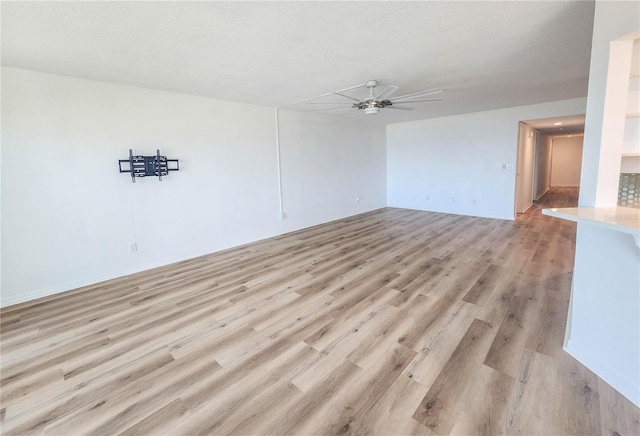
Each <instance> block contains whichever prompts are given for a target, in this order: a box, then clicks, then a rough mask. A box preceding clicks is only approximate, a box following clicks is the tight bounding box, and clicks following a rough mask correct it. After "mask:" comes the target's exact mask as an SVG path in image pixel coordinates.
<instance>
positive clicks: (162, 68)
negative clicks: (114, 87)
mask: <svg viewBox="0 0 640 436" xmlns="http://www.w3.org/2000/svg"><path fill="white" fill-rule="evenodd" d="M1 7H2V16H1V19H2V64H3V65H7V66H13V67H19V68H26V69H31V70H36V71H43V72H48V73H54V74H61V75H67V76H73V77H79V78H85V79H93V80H101V81H107V82H114V83H121V84H126V85H133V86H141V87H146V88H154V89H161V90H167V91H175V92H180V93H186V94H193V95H200V96H206V97H212V98H217V99H223V100H232V101H238V102H246V103H253V104H257V105H266V106H271V107H279V106H284V105H288V104H290V103H293V102H296V101H300V100H303V99H305V98H310V97H314V96H317V95H320V94H324V93H326V92H329V91H333V90H337V89H340V88H345V87H348V86H352V85H356V84H359V83H363V82H365V81H366V80H369V79H377V80H378V81H380V82H381V84H383V85H386V84H395V85H398V86H399V87H400V90H399V91H398V93H397V94H398V95H401V94H407V93H411V92H415V91H420V90H423V89H429V88H434V87H439V88H441V89H442V90H443V93H442V94H441V95H440V96H441V97H443V98H444V99H445V100H444V101H441V102H434V103H425V104H414V105H413V106H414V107H416V110H414V111H412V112H408V111H407V112H405V111H390V110H388V109H384V110H383V112H385V113H384V114H382V113H381V114H380V115H379V117H380V118H381V120H383V121H387V122H389V121H398V120H404V119H417V118H427V117H435V116H443V115H452V114H458V113H466V112H475V111H480V110H488V109H494V108H500V107H510V106H517V105H525V104H534V103H540V102H546V101H554V100H562V99H568V98H576V97H584V96H586V93H587V80H588V72H589V57H590V50H591V33H592V23H593V11H594V4H593V2H591V1H569V2H562V1H552V2H547V1H538V2H519V1H518V2H516V1H507V2H493V1H490V2H484V1H472V2H397V1H383V2H360V1H358V2H319V1H316V2H185V1H181V2H155V1H150V2H119V1H110V2H95V1H91V2H71V1H64V2H10V1H3V2H2V6H1ZM364 94H366V90H362V95H363V96H364ZM312 108H313V109H315V108H317V106H316V107H313V106H311V105H298V106H295V107H293V109H296V110H310V109H312ZM391 112H393V113H391ZM356 115H357V116H364V114H362V113H357V114H356ZM348 116H353V115H348Z"/></svg>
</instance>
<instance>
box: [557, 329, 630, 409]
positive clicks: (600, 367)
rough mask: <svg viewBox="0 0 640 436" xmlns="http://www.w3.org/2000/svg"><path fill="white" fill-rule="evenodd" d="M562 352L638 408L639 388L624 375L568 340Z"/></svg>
mask: <svg viewBox="0 0 640 436" xmlns="http://www.w3.org/2000/svg"><path fill="white" fill-rule="evenodd" d="M564 350H565V351H566V352H567V353H569V354H570V355H571V356H573V357H574V358H575V359H576V360H578V361H579V362H580V363H582V364H583V365H584V366H586V367H587V368H589V369H590V370H591V371H592V372H593V373H594V374H595V375H597V376H598V377H600V378H601V379H602V380H604V381H605V382H606V383H607V384H608V385H610V386H611V387H612V388H614V389H615V390H616V391H618V392H620V393H621V394H622V395H623V396H625V397H626V398H627V399H628V400H629V401H631V402H632V403H633V404H635V405H636V406H638V407H640V386H638V385H637V384H636V382H634V381H633V380H630V379H629V378H628V377H627V376H625V375H624V374H621V373H620V372H618V371H617V370H615V369H613V368H611V367H610V366H609V365H608V364H607V363H606V362H604V361H602V360H601V359H600V358H599V357H598V356H596V355H595V354H594V353H592V352H591V351H590V350H585V349H580V347H576V345H575V343H572V341H571V340H570V339H569V340H568V341H567V345H566V346H565V347H564Z"/></svg>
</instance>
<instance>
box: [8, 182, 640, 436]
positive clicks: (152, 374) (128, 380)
mask: <svg viewBox="0 0 640 436" xmlns="http://www.w3.org/2000/svg"><path fill="white" fill-rule="evenodd" d="M576 199H577V191H576V190H575V189H573V190H572V189H556V190H553V191H551V192H549V193H548V194H547V195H546V196H545V197H543V199H542V201H540V202H538V203H536V204H535V205H534V206H533V207H531V208H530V209H529V210H528V211H527V213H525V214H523V215H521V216H519V217H518V219H517V220H516V221H513V222H511V221H502V220H493V219H486V218H474V217H466V216H456V215H447V214H440V213H430V212H421V211H413V210H404V209H393V208H386V209H382V210H378V211H374V212H370V213H366V214H363V215H358V216H354V217H350V218H347V219H342V220H338V221H334V222H331V223H327V224H323V225H320V226H316V227H313V228H309V229H305V230H302V231H298V232H294V233H290V234H286V235H283V236H279V237H275V238H271V239H268V240H265V241H260V242H257V243H254V244H249V245H246V246H242V247H238V248H234V249H230V250H226V251H224V252H220V253H215V254H211V255H208V256H204V257H200V258H196V259H192V260H188V261H184V262H180V263H177V264H174V265H170V266H166V267H163V268H158V269H154V270H150V271H147V272H144V273H139V274H135V275H131V276H127V277H122V278H118V279H116V280H111V281H109V282H105V283H100V284H96V285H93V286H89V287H85V288H82V289H78V290H74V291H71V292H67V293H64V294H59V295H55V296H52V297H48V298H44V299H41V300H37V301H32V302H28V303H24V304H20V305H16V306H11V307H7V308H4V309H2V311H1V312H0V313H1V327H2V332H1V334H2V336H1V353H2V366H1V380H0V383H1V384H0V387H1V401H2V404H1V406H0V423H1V426H2V434H3V435H23V434H33V433H46V434H60V435H79V434H100V435H115V434H157V435H179V434H220V435H223V434H236V435H252V434H260V435H262V434H265V435H266V434H275V435H288V434H292V435H305V434H363V435H364V434H372V435H400V434H423V435H432V434H457V435H501V434H508V435H545V436H546V435H565V434H567V435H568V434H570V435H580V436H585V435H638V434H640V414H639V410H638V408H636V407H635V406H634V405H633V404H631V403H630V402H629V401H628V400H626V399H625V398H624V397H622V396H621V395H619V394H618V393H616V391H614V390H613V389H612V388H611V387H609V386H608V385H607V384H606V383H604V382H603V381H602V380H600V379H599V378H598V377H596V376H595V375H594V374H593V373H592V372H590V371H589V370H588V369H586V368H585V367H584V366H582V365H581V364H580V363H578V362H577V361H576V360H575V359H573V358H572V357H571V356H569V355H568V354H567V353H566V352H564V351H563V350H562V344H563V337H564V331H565V323H566V318H567V309H568V302H569V292H570V285H571V273H572V268H573V257H574V240H575V226H574V224H573V223H570V222H566V221H562V220H558V219H555V218H551V217H547V216H543V215H541V214H540V209H541V208H542V207H543V206H545V205H546V206H559V207H562V206H570V205H575V203H576Z"/></svg>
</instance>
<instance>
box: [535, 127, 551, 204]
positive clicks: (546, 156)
mask: <svg viewBox="0 0 640 436" xmlns="http://www.w3.org/2000/svg"><path fill="white" fill-rule="evenodd" d="M551 141H552V137H551V136H550V135H547V134H544V133H540V135H538V140H537V141H536V191H535V199H536V200H539V199H540V197H542V196H543V195H544V194H545V193H546V192H547V191H548V190H549V188H550V187H551Z"/></svg>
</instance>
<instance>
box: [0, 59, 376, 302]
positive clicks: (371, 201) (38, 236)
mask: <svg viewBox="0 0 640 436" xmlns="http://www.w3.org/2000/svg"><path fill="white" fill-rule="evenodd" d="M283 118H284V120H283V125H282V127H281V130H280V135H281V138H282V174H283V177H282V180H283V188H284V189H283V191H284V195H285V196H284V204H285V212H286V214H287V217H291V219H285V220H284V221H280V220H279V208H278V185H277V159H276V147H275V144H276V142H275V109H272V108H266V107H259V106H251V105H246V104H238V103H232V102H225V101H216V100H212V99H207V98H200V97H194V96H187V95H181V94H174V93H169V92H162V91H154V90H148V89H141V88H134V87H127V86H121V85H115V84H108V83H101V82H94V81H87V80H80V79H73V78H68V77H61V76H55V75H50V74H43V73H37V72H32V71H26V70H20V69H15V68H5V67H3V68H2V173H1V175H2V295H1V303H2V305H3V306H6V305H9V304H13V303H17V302H21V301H25V300H29V299H32V298H36V297H41V296H45V295H50V294H53V293H56V292H60V291H64V290H68V289H72V288H75V287H78V286H81V285H85V284H89V283H95V282H98V281H101V280H104V279H108V278H112V277H117V276H119V275H122V274H127V273H132V272H136V271H141V270H144V269H148V268H150V267H152V266H158V265H163V264H167V263H171V262H174V261H177V260H182V259H186V258H190V257H194V256H198V255H201V254H205V253H210V252H214V251H217V250H220V249H224V248H228V247H232V246H236V245H240V244H243V243H247V242H251V241H255V240H259V239H263V238H266V237H270V236H273V235H277V234H281V233H284V232H287V231H291V230H294V229H299V228H302V227H306V226H310V225H314V224H317V223H319V222H323V221H328V220H332V219H337V218H340V217H344V216H348V215H353V214H356V213H360V212H364V211H367V210H372V209H376V208H380V207H383V206H385V194H386V193H385V189H384V180H382V181H381V180H380V179H381V178H382V179H383V178H384V171H385V133H384V127H382V126H378V127H373V126H371V125H370V124H369V123H365V122H363V121H350V122H347V121H345V120H337V119H336V117H330V116H326V115H306V116H304V117H301V116H296V115H291V114H286V113H285V114H283ZM307 129H311V130H312V131H313V134H310V135H301V134H300V132H301V131H306V130H307ZM360 131H366V132H367V133H366V135H362V136H360V135H358V134H357V133H358V132H360ZM129 148H133V150H134V153H135V154H154V153H155V150H156V149H158V148H159V149H160V151H161V153H162V154H164V155H166V156H168V157H169V158H177V159H179V160H180V171H179V172H175V173H171V174H170V175H169V176H168V177H166V178H164V180H163V181H162V182H159V181H158V180H157V179H154V178H144V179H138V180H137V182H136V183H135V184H133V183H131V178H130V177H129V176H128V174H119V173H118V162H117V161H118V159H125V158H127V155H128V150H129ZM301 187H302V190H303V194H304V195H302V196H303V197H304V198H305V199H308V200H309V203H310V202H311V200H313V202H315V203H316V204H319V205H322V206H318V207H317V208H312V207H309V204H307V203H302V202H299V201H298V200H299V198H298V197H296V196H295V193H296V192H297V190H299V189H301ZM354 193H357V195H359V196H360V197H361V199H362V201H360V202H359V203H355V201H353V195H354ZM134 241H135V242H137V245H138V252H137V253H129V243H130V242H134Z"/></svg>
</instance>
